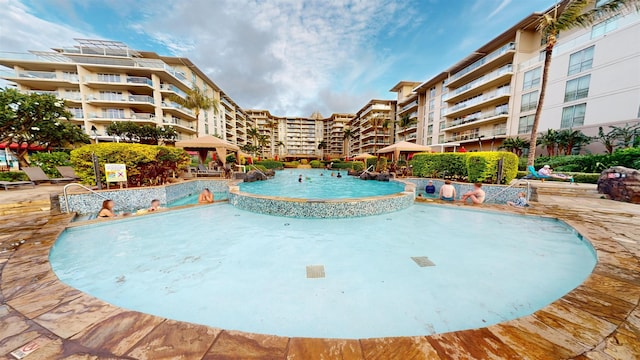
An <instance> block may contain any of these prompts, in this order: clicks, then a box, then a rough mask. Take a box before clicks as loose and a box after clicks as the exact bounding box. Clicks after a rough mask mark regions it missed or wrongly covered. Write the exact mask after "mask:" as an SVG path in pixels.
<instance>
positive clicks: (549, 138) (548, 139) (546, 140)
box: [538, 129, 558, 156]
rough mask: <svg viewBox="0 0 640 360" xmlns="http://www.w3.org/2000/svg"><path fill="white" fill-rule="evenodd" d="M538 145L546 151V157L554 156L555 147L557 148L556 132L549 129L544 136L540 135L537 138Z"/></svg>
mask: <svg viewBox="0 0 640 360" xmlns="http://www.w3.org/2000/svg"><path fill="white" fill-rule="evenodd" d="M538 142H539V144H538V145H542V146H544V147H545V148H546V149H547V155H549V156H555V155H556V147H557V146H558V132H557V131H555V130H553V129H549V130H547V133H546V134H540V135H539V136H538Z"/></svg>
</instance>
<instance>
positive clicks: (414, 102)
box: [398, 100, 418, 114]
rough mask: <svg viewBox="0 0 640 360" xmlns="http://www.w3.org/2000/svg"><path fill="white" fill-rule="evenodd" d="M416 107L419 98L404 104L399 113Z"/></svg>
mask: <svg viewBox="0 0 640 360" xmlns="http://www.w3.org/2000/svg"><path fill="white" fill-rule="evenodd" d="M415 107H418V100H414V101H412V102H410V103H408V104H406V105H405V106H403V107H402V108H401V109H400V111H398V114H402V113H403V112H405V111H407V110H410V109H413V108H415Z"/></svg>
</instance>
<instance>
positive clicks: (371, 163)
mask: <svg viewBox="0 0 640 360" xmlns="http://www.w3.org/2000/svg"><path fill="white" fill-rule="evenodd" d="M371 166H373V170H374V171H375V170H386V169H387V158H385V157H381V158H380V164H378V158H375V157H370V158H367V163H366V167H367V169H368V168H370V167H371Z"/></svg>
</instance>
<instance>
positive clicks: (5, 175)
mask: <svg viewBox="0 0 640 360" xmlns="http://www.w3.org/2000/svg"><path fill="white" fill-rule="evenodd" d="M0 181H29V177H28V176H27V174H25V173H24V172H23V171H9V172H0Z"/></svg>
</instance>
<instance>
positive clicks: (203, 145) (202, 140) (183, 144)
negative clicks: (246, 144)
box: [176, 135, 240, 164]
mask: <svg viewBox="0 0 640 360" xmlns="http://www.w3.org/2000/svg"><path fill="white" fill-rule="evenodd" d="M176 147H178V148H182V149H185V150H187V151H197V152H198V155H199V157H200V162H202V163H204V162H205V160H206V159H207V154H208V153H209V151H215V152H216V153H218V156H219V157H220V161H222V163H223V164H224V163H225V162H226V159H227V150H229V151H231V152H237V151H240V148H239V147H238V145H235V144H232V143H230V142H228V141H226V140H223V139H220V138H217V137H215V136H211V135H205V136H201V137H198V138H195V139H190V140H183V141H178V142H176Z"/></svg>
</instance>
